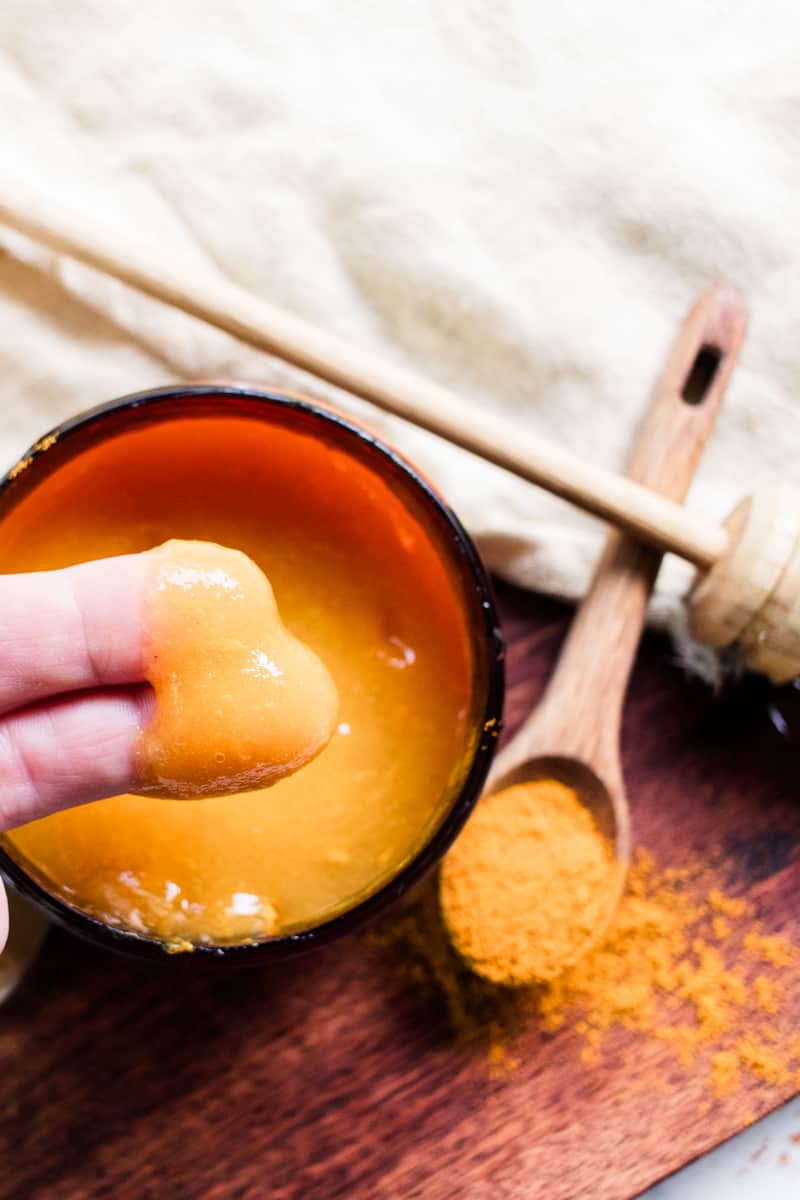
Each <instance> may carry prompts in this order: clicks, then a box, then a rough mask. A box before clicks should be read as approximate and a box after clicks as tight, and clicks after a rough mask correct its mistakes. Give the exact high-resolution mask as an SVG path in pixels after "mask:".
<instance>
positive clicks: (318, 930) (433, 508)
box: [0, 386, 504, 963]
mask: <svg viewBox="0 0 800 1200" xmlns="http://www.w3.org/2000/svg"><path fill="white" fill-rule="evenodd" d="M222 414H224V415H227V416H244V417H247V418H250V419H252V420H255V421H259V422H267V423H270V424H273V425H277V426H281V427H284V428H286V427H288V428H290V429H292V430H295V431H299V432H302V433H305V434H311V435H312V436H314V437H315V438H319V439H323V440H324V441H325V442H326V443H327V444H329V445H333V446H335V447H336V448H337V449H338V450H339V451H343V452H345V453H347V454H348V455H351V456H353V457H354V458H356V459H357V460H359V461H360V462H361V463H362V464H364V465H366V466H368V467H369V468H370V469H371V470H372V471H374V472H375V473H376V474H377V475H379V476H380V478H381V479H382V480H383V481H384V482H385V483H386V484H388V486H389V487H391V489H392V490H393V492H394V493H395V494H396V495H398V496H399V497H400V498H401V499H403V500H404V502H407V503H408V505H409V507H410V508H411V509H412V510H413V511H414V513H415V515H416V516H417V517H418V519H420V520H422V522H423V523H424V526H425V528H426V529H427V530H428V531H429V533H431V535H432V536H433V537H434V539H435V542H436V544H437V545H438V546H439V547H440V548H441V549H440V553H441V554H442V555H443V556H444V557H445V559H446V560H447V565H448V566H449V568H450V570H451V572H452V575H453V577H454V578H455V579H456V581H457V582H458V584H459V585H460V592H461V595H462V597H463V600H462V603H463V607H464V615H465V617H466V623H467V627H468V629H469V631H470V640H471V644H472V651H473V655H474V660H475V683H474V692H473V703H472V713H473V720H474V723H475V726H474V727H475V729H476V730H478V732H479V736H478V738H477V739H476V740H475V747H474V750H473V751H472V759H471V762H470V763H469V767H468V772H467V775H466V778H465V782H464V784H463V786H462V787H461V789H460V791H459V792H458V794H457V795H455V796H454V798H453V799H452V802H451V803H450V806H449V809H448V810H447V811H446V813H445V815H444V817H443V819H442V820H441V821H440V823H439V825H438V827H437V828H436V829H435V830H434V832H433V833H432V835H431V836H430V838H429V839H428V841H427V842H426V843H425V844H424V845H423V846H422V847H421V848H420V850H419V851H418V853H417V854H416V855H415V856H414V858H413V859H412V860H411V861H410V862H408V863H407V864H406V866H405V867H403V868H402V869H401V870H400V871H399V873H398V874H397V875H395V876H394V877H393V878H391V879H390V880H388V881H387V882H386V883H385V884H383V885H382V886H381V887H380V888H379V889H378V890H377V891H375V892H373V893H372V894H371V895H369V896H367V897H366V898H365V899H363V900H361V901H360V902H359V903H357V904H356V905H354V907H352V908H350V909H348V910H346V911H344V912H341V913H339V914H338V915H336V916H333V917H332V918H330V919H327V920H324V921H323V922H321V923H320V924H319V925H316V926H313V927H312V928H310V929H306V930H303V931H301V932H298V933H291V934H286V935H284V936H279V937H274V938H268V939H265V940H263V941H260V942H257V943H255V944H245V945H226V946H205V945H198V946H197V948H196V950H195V951H194V953H192V954H189V955H180V956H178V957H179V958H180V959H184V960H188V961H197V960H198V959H201V960H207V961H209V960H210V961H218V962H236V963H245V962H254V963H258V962H269V961H275V960H280V959H285V958H288V957H290V956H292V955H295V954H298V953H302V952H303V951H307V950H311V949H313V948H314V947H316V946H321V945H325V944H327V943H328V942H330V941H332V940H333V939H335V938H337V937H340V936H342V935H343V934H346V933H350V932H352V931H353V930H356V929H358V928H359V927H361V926H362V925H364V924H365V923H366V922H367V921H370V920H372V919H373V918H375V917H377V916H378V915H380V914H382V913H383V912H385V911H386V909H388V908H389V907H390V906H391V905H392V904H394V903H395V902H396V901H398V900H399V899H400V898H401V897H402V896H403V895H405V893H407V892H408V890H409V889H410V888H411V887H413V886H414V885H415V884H417V883H418V882H419V881H420V880H421V879H422V877H423V876H424V875H425V874H426V873H427V872H429V871H430V870H431V869H432V868H433V867H434V866H435V865H436V863H437V862H438V861H439V859H440V858H441V856H442V855H443V854H444V853H445V851H446V850H447V849H448V847H449V846H450V844H451V843H452V841H453V839H454V838H455V837H456V835H457V834H458V832H459V830H460V829H461V827H462V825H463V824H464V822H465V821H466V819H467V817H468V816H469V814H470V812H471V810H472V808H473V806H474V804H475V802H476V800H477V798H478V796H479V795H480V793H481V790H482V788H483V784H484V781H485V779H486V775H487V772H488V770H489V765H490V762H491V759H492V754H493V751H494V747H495V744H496V740H497V735H498V733H499V730H500V725H501V717H502V709H503V686H504V678H503V643H502V639H501V636H500V632H499V630H498V623H497V614H496V611H495V605H494V599H493V596H492V588H491V584H490V581H489V578H488V576H487V574H486V570H485V568H484V567H483V564H482V563H481V560H480V558H479V556H478V553H477V551H476V549H475V547H474V545H473V543H472V541H471V540H470V538H469V536H468V535H467V533H466V532H465V531H464V529H463V528H462V526H461V524H460V523H459V521H458V519H457V517H456V516H455V515H454V514H453V512H452V511H451V510H450V509H449V508H448V507H447V505H446V504H445V503H444V501H443V500H442V499H441V497H440V496H439V495H438V494H437V492H436V491H435V490H434V489H433V488H432V487H431V485H430V484H429V483H428V482H427V481H426V480H425V479H424V478H423V477H422V476H421V475H420V474H419V473H418V472H417V471H416V470H415V469H414V467H413V466H411V464H410V463H408V462H406V460H405V459H404V458H402V457H401V456H400V455H399V454H398V453H397V452H396V451H395V450H393V449H392V448H391V447H390V446H388V445H386V443H384V442H382V441H380V440H379V439H378V438H376V437H375V436H374V435H373V434H371V433H369V432H368V431H367V430H365V429H362V428H360V427H359V426H357V425H355V424H353V423H352V422H351V421H349V420H347V419H345V418H344V417H342V416H339V415H338V414H337V413H335V412H332V411H329V410H327V409H324V408H321V407H319V406H317V405H315V404H312V403H310V402H308V401H307V400H303V399H299V398H295V397H291V396H286V395H280V394H277V393H271V392H261V391H256V390H253V389H250V388H244V387H216V386H202V387H199V386H198V387H170V388H162V389H159V390H157V391H149V392H140V393H138V394H136V395H133V396H126V397H124V398H123V399H121V400H116V401H113V402H112V403H110V404H104V405H101V406H100V407H98V408H94V409H92V410H91V411H89V412H86V413H83V414H81V415H80V416H77V417H75V418H73V419H72V420H70V421H66V422H65V423H64V424H63V425H60V426H59V427H58V428H57V429H54V430H53V431H52V432H51V433H49V434H47V435H46V436H45V437H43V438H41V439H40V440H39V441H38V442H37V443H36V444H35V445H34V446H32V447H31V449H30V450H29V451H28V452H27V454H25V455H24V456H23V457H22V458H21V459H20V461H19V463H17V465H16V466H15V467H12V469H11V470H10V471H9V473H8V474H7V475H6V476H5V478H4V479H3V480H2V481H1V482H0V534H1V533H2V525H3V521H4V519H5V517H6V516H7V514H8V513H9V512H10V511H11V510H12V509H13V508H14V506H15V505H16V504H17V503H18V502H19V501H20V500H21V499H22V497H23V496H27V495H28V494H29V493H30V492H31V490H32V489H34V488H36V486H37V484H39V483H40V482H41V481H42V480H43V479H45V478H47V477H48V476H49V475H51V474H52V473H54V472H56V471H58V469H59V467H60V466H61V465H62V464H64V463H65V462H67V461H69V460H70V459H72V458H73V457H74V456H75V455H76V454H78V453H80V452H81V451H82V450H84V449H86V448H87V447H88V446H90V445H91V446H94V445H96V444H97V443H98V442H99V441H102V440H104V439H106V438H109V437H112V436H115V435H116V434H119V433H121V432H123V431H128V430H130V429H133V428H134V427H141V426H142V424H150V423H153V422H157V421H166V420H170V419H174V418H176V417H186V416H198V417H202V416H204V415H213V416H219V415H222ZM0 872H2V874H3V875H4V876H5V878H6V879H7V880H8V882H9V883H11V884H12V885H13V886H14V887H15V888H17V890H18V891H20V892H21V893H22V894H23V895H25V896H27V897H28V899H30V900H32V901H33V903H34V904H35V905H37V906H38V907H39V908H40V909H42V910H43V911H44V912H45V913H46V914H47V915H48V916H49V917H51V918H52V919H53V920H55V921H57V922H58V923H60V924H61V925H64V926H65V927H66V928H67V929H69V930H71V931H72V932H74V933H76V934H78V935H80V936H81V937H84V938H86V939H88V940H89V941H91V942H94V943H96V944H98V945H100V946H104V947H108V948H110V949H112V950H118V951H122V952H124V953H128V954H132V955H135V956H137V957H145V958H159V959H161V960H162V961H166V959H167V955H166V954H165V952H164V947H163V944H162V943H161V942H160V941H159V940H158V939H156V938H151V937H147V936H144V935H142V934H139V933H134V932H128V931H124V930H120V929H117V928H112V927H111V926H110V925H106V924H104V923H103V922H102V921H100V920H97V919H96V918H93V917H90V916H87V915H86V914H85V913H82V912H80V911H78V910H77V909H74V908H72V907H70V905H69V904H67V903H66V901H64V900H62V899H61V898H60V897H58V896H56V895H54V894H52V893H51V892H49V891H47V890H46V889H45V888H44V887H42V886H41V885H40V884H39V883H37V882H36V880H35V879H33V878H32V877H31V875H29V874H28V873H27V872H26V870H25V869H24V866H23V865H22V864H21V863H20V862H19V861H16V860H15V859H14V858H13V857H11V855H10V854H9V852H8V850H6V849H3V848H2V847H1V846H0Z"/></svg>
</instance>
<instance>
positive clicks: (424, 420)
mask: <svg viewBox="0 0 800 1200" xmlns="http://www.w3.org/2000/svg"><path fill="white" fill-rule="evenodd" d="M5 189H6V195H5V196H0V223H2V224H5V225H7V226H9V227H11V228H14V229H16V230H18V231H19V232H21V233H23V234H25V235H27V236H28V237H31V238H33V239H35V240H37V241H39V242H42V243H44V244H45V245H47V246H50V247H51V248H52V249H54V250H56V251H58V252H60V253H64V254H67V255H69V256H70V257H73V258H76V259H78V260H80V261H81V262H84V263H86V264H87V265H89V266H91V267H94V268H95V269H97V270H100V271H103V272H105V273H106V274H108V275H111V276H114V277H115V278H117V279H119V280H121V281H122V282H123V283H126V284H128V285H130V286H132V287H135V288H137V289H139V290H140V291H143V292H145V293H147V294H148V295H150V296H153V297H154V298H155V299H158V300H161V301H163V302H165V303H167V304H171V305H173V306H174V307H176V308H179V309H182V310H183V311H184V312H187V313H189V314H191V315H192V316H195V317H199V318H200V319H202V320H204V321H207V322H208V323H209V324H211V325H215V326H217V327H218V328H220V329H223V330H225V331H226V332H228V333H230V334H232V335H233V336H234V337H237V338H239V339H240V340H242V341H244V342H247V343H249V344H250V345H253V346H256V347H258V348H259V349H261V350H265V351H267V352H269V353H270V354H273V355H276V356H278V357H279V358H282V359H285V360H286V361H287V362H289V363H292V364H294V365H295V366H297V367H300V368H301V369H302V370H304V371H307V372H309V373H311V374H312V375H316V376H318V377H319V378H320V379H324V380H326V381H327V382H328V383H331V384H333V385H334V386H336V387H339V388H343V389H344V390H345V391H348V392H351V393H353V394H354V395H356V396H359V397H361V398H362V399H364V400H367V401H369V402H370V403H372V404H375V405H376V406H377V407H378V408H381V409H383V410H385V411H386V412H389V413H393V414H394V415H395V416H398V417H402V418H403V419H405V420H407V421H411V422H412V423H414V424H416V425H418V426H420V427H421V428H423V429H427V430H428V431H429V432H431V433H435V434H438V435H439V436H440V437H443V438H445V439H447V440H448V441H450V442H453V443H454V444H456V445H458V446H461V447H463V448H464V449H465V450H469V451H472V452H473V453H475V454H478V455H481V456H482V457H483V458H486V459H488V460H489V461H490V462H493V463H495V464H496V465H497V466H500V467H504V468H505V469H507V470H509V471H512V472H513V473H514V474H516V475H519V476H520V477H521V478H522V479H526V480H528V481H529V482H530V483H535V484H538V485H539V486H540V487H543V488H545V489H546V490H547V491H550V492H553V493H554V494H555V495H558V496H561V497H562V498H564V499H565V500H568V501H570V502H571V503H573V504H575V505H577V506H578V507H579V508H581V509H583V510H585V511H586V512H589V513H593V514H594V515H595V516H597V517H601V518H602V519H604V520H606V521H610V522H611V523H612V524H614V525H617V526H619V527H620V528H621V529H624V530H625V531H627V532H628V533H630V534H632V535H633V536H634V537H637V538H639V539H640V540H642V541H644V542H647V543H649V544H650V545H652V546H655V547H656V548H657V549H659V550H661V551H662V552H665V551H671V552H673V553H674V554H678V555H680V556H681V557H682V558H685V559H688V560H689V561H690V562H692V563H694V564H695V566H696V567H697V568H698V577H697V581H696V583H695V586H694V587H693V589H692V591H691V593H690V596H689V622H690V627H691V629H692V632H693V633H694V635H695V636H696V637H697V638H699V639H700V640H702V641H705V642H708V643H709V644H711V645H712V646H716V647H726V646H730V645H732V644H734V643H738V644H739V645H740V646H741V649H742V655H743V659H744V662H745V663H746V665H747V666H749V667H751V668H752V669H754V670H757V671H761V672H763V673H764V674H766V675H767V676H769V678H770V679H771V680H773V681H774V682H776V683H782V682H785V681H787V680H789V679H792V678H794V677H795V676H796V675H798V674H800V491H798V489H797V488H796V487H794V486H792V485H790V484H778V485H775V486H772V487H767V488H765V489H763V490H761V491H759V492H757V493H756V494H755V495H753V496H750V497H748V498H746V499H745V500H743V501H742V502H741V503H740V504H739V505H738V507H737V508H736V509H735V510H734V512H733V513H732V514H731V516H730V517H729V518H728V520H727V522H726V523H725V525H724V526H720V525H719V524H717V523H716V522H714V521H712V520H709V519H708V518H706V517H703V516H701V515H699V514H696V513H690V512H688V511H687V510H686V509H685V508H683V506H682V505H680V504H678V503H676V502H674V501H671V500H669V499H667V498H666V497H664V496H659V495H657V494H656V493H654V492H652V491H650V490H649V489H648V488H647V487H644V486H642V485H641V484H638V483H636V482H635V481H634V480H631V479H626V478H624V477H622V476H619V475H615V474H614V473H613V472H611V471H607V470H604V469H603V468H602V467H598V466H594V465H592V464H590V463H586V462H584V461H583V460H582V459H580V458H579V457H577V456H576V455H574V454H571V453H570V452H569V451H568V450H565V449H564V448H563V447H561V446H558V445H556V444H554V443H552V442H550V441H548V440H546V439H545V438H542V437H540V436H538V435H537V434H536V433H534V432H533V431H532V430H531V429H527V428H524V427H522V426H520V425H519V424H517V423H515V422H514V421H510V420H508V419H507V418H504V417H501V416H499V415H498V414H496V413H492V412H490V411H488V410H487V409H486V408H484V407H481V406H479V405H476V404H474V403H471V402H469V401H467V400H465V399H463V398H462V397H460V396H458V395H457V394H456V393H454V392H452V391H449V390H448V389H447V388H444V387H441V386H440V385H438V384H435V383H431V382H430V381H427V380H425V379H422V378H420V377H418V376H416V375H414V374H412V373H411V372H409V371H406V370H404V369H403V368H401V367H398V366H395V365H393V364H389V363H385V362H382V361H381V360H380V358H378V357H377V356H375V355H373V354H371V353H368V352H366V351H364V350H361V349H357V348H355V347H352V346H350V345H348V344H347V343H346V342H344V341H342V340H341V339H339V338H338V337H335V336H334V335H333V334H330V333H326V332H325V331H324V330H321V329H319V328H317V327H316V326H314V325H312V324H310V323H309V322H307V321H304V320H302V319H300V318H299V317H296V316H293V315H292V314H290V313H288V312H286V311H284V310H283V309H281V308H278V307H277V306H275V305H273V304H270V303H269V302H268V301H266V300H263V299H261V298H260V297H258V296H256V295H253V294H252V293H251V292H248V291H247V290H246V289H244V288H241V287H239V286H238V285H236V284H234V283H231V282H229V281H228V280H226V279H224V278H223V277H221V276H219V275H216V274H214V273H212V272H210V271H209V272H207V271H203V270H198V269H197V268H194V267H192V266H187V265H185V264H182V263H177V262H175V261H171V260H172V259H174V256H172V255H171V254H170V252H169V251H168V250H167V251H162V250H160V249H159V248H158V247H155V248H154V247H152V246H149V245H147V244H146V243H145V242H142V241H139V240H137V239H135V238H130V237H127V236H121V235H120V234H119V233H118V232H116V231H114V230H113V229H110V228H108V227H106V226H103V225H101V224H98V223H97V222H96V221H94V220H91V221H90V220H88V219H87V218H86V217H85V216H84V215H83V214H82V213H81V212H79V211H76V210H70V209H69V208H67V207H66V206H64V205H63V204H61V203H60V202H56V201H51V200H49V198H47V197H42V196H41V195H39V194H37V193H36V192H32V191H29V190H26V189H25V188H24V187H23V186H22V185H21V184H19V183H18V182H16V181H15V182H14V183H10V182H8V181H6V183H5ZM692 322H693V323H694V324H692ZM690 325H691V330H692V332H691V334H687V336H691V337H692V338H694V337H696V335H697V332H698V331H699V332H700V333H701V334H702V337H701V338H700V346H701V349H700V351H699V353H698V354H697V355H696V357H695V359H694V360H693V362H692V365H691V367H690V368H689V371H688V373H687V374H686V376H685V378H684V379H682V380H681V381H680V387H679V390H681V391H682V392H683V394H684V395H686V396H687V397H689V398H691V394H692V391H693V389H696V388H698V387H699V388H700V390H701V391H702V390H703V386H704V382H705V384H707V383H708V382H709V381H710V380H711V379H713V380H715V381H719V383H720V385H721V386H722V387H723V388H724V387H725V385H726V384H727V381H728V378H729V376H730V373H731V371H732V369H733V366H734V364H735V361H736V358H737V356H738V353H739V349H740V346H741V343H742V340H743V338H744V334H745V330H746V325H747V312H746V306H745V303H744V301H743V300H742V298H741V297H740V296H739V295H738V294H737V293H736V292H734V291H733V290H732V289H729V288H723V287H720V288H714V289H712V290H711V291H710V292H708V293H707V294H706V295H705V296H704V297H703V298H702V299H701V300H700V301H699V303H698V304H697V305H696V307H695V309H694V310H693V315H692V318H691V322H690Z"/></svg>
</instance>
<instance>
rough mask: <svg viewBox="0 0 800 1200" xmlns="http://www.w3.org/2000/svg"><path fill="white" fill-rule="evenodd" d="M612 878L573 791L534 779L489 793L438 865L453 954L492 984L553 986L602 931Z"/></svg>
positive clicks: (604, 851)
mask: <svg viewBox="0 0 800 1200" xmlns="http://www.w3.org/2000/svg"><path fill="white" fill-rule="evenodd" d="M614 872H615V864H614V858H613V853H612V848H611V845H610V843H609V842H608V841H607V839H606V838H604V837H603V835H602V834H601V833H600V831H599V830H598V828H597V826H596V824H595V822H594V820H593V818H592V815H591V813H590V812H589V810H588V809H587V808H586V806H585V805H584V804H583V803H582V802H581V800H580V798H579V796H578V795H577V793H576V792H575V791H574V790H573V789H572V788H570V787H567V786H566V785H565V784H563V783H559V782H558V781H556V780H554V779H538V780H531V781H528V782H525V783H519V784H513V785H512V786H511V787H506V788H503V789H502V790H501V791H498V792H494V793H490V794H489V795H487V796H485V797H484V798H483V799H482V800H481V802H480V804H479V805H478V807H477V808H476V810H475V812H474V813H473V815H472V817H471V818H470V821H469V823H468V824H467V826H466V828H465V829H464V832H463V833H462V834H461V836H460V838H459V839H458V841H457V842H456V843H455V844H454V845H453V847H452V849H451V850H450V853H449V854H448V855H447V857H446V858H445V860H444V863H443V866H442V873H441V885H440V898H441V905H442V909H443V913H444V917H445V921H446V923H447V927H448V930H449V933H450V937H451V940H452V942H453V945H454V947H455V949H456V950H457V951H458V953H459V955H460V956H461V957H462V958H463V959H464V960H465V962H466V963H467V964H468V965H469V966H470V967H471V968H472V969H473V970H474V971H475V972H477V973H478V974H479V975H482V976H483V977H484V978H485V979H488V980H490V981H491V982H493V983H501V984H510V985H523V984H530V983H531V982H532V981H536V980H538V981H546V980H551V979H555V978H556V977H557V976H558V975H560V974H561V973H562V972H563V970H564V968H565V966H568V965H569V964H570V963H571V962H573V961H574V960H575V959H576V958H578V957H579V956H580V955H581V954H582V953H583V952H584V951H585V950H586V947H587V945H588V944H589V943H590V942H591V940H592V938H593V937H594V936H595V935H596V934H597V933H598V932H599V933H602V932H603V930H604V928H605V916H606V909H607V907H608V894H609V888H610V887H611V884H612V881H613V879H614Z"/></svg>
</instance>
